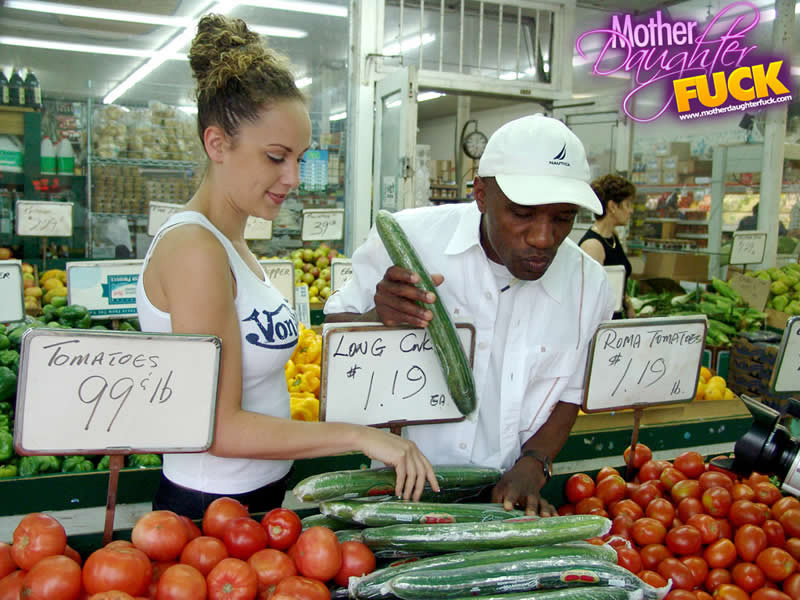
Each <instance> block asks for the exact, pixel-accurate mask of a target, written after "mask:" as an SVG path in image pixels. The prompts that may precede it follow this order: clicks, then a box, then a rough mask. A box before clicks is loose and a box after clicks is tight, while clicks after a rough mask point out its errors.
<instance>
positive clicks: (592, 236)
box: [578, 229, 631, 279]
mask: <svg viewBox="0 0 800 600" xmlns="http://www.w3.org/2000/svg"><path fill="white" fill-rule="evenodd" d="M586 240H599V241H600V243H601V244H603V250H604V251H605V253H606V259H605V261H604V262H603V266H611V265H622V266H623V267H625V278H626V279H627V278H628V277H630V276H631V263H630V261H629V260H628V257H627V256H625V251H624V250H623V249H622V244H620V243H619V238H618V237H617V234H616V233H615V234H614V236H613V237H612V238H604V237H603V236H602V235H600V234H599V233H597V232H596V231H595V230H594V229H588V230H587V231H586V233H584V234H583V237H582V238H581V241H580V243H579V244H578V245H579V246H581V245H583V242H585V241H586Z"/></svg>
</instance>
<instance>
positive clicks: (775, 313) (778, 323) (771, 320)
mask: <svg viewBox="0 0 800 600" xmlns="http://www.w3.org/2000/svg"><path fill="white" fill-rule="evenodd" d="M766 313H767V325H768V326H770V327H774V328H775V329H786V323H787V322H788V321H789V313H785V312H781V311H779V310H775V309H774V308H768V309H767V310H766Z"/></svg>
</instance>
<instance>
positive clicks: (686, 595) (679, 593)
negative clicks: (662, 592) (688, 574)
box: [664, 588, 697, 600]
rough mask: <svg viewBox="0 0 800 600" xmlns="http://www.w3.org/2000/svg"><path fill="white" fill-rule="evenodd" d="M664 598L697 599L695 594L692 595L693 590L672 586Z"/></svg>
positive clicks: (677, 599)
mask: <svg viewBox="0 0 800 600" xmlns="http://www.w3.org/2000/svg"><path fill="white" fill-rule="evenodd" d="M664 600H697V596H695V595H694V592H690V591H688V590H681V589H679V588H673V589H672V590H671V591H670V593H669V594H667V595H666V596H665V597H664Z"/></svg>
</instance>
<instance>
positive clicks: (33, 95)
mask: <svg viewBox="0 0 800 600" xmlns="http://www.w3.org/2000/svg"><path fill="white" fill-rule="evenodd" d="M25 106H30V107H31V108H41V106H42V87H41V86H40V85H39V80H38V79H37V78H36V75H34V74H33V71H31V70H30V69H28V76H27V77H26V78H25Z"/></svg>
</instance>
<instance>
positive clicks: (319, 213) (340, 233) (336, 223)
mask: <svg viewBox="0 0 800 600" xmlns="http://www.w3.org/2000/svg"><path fill="white" fill-rule="evenodd" d="M300 235H301V237H302V239H303V241H306V242H313V241H323V240H341V239H342V238H343V237H344V209H343V208H310V209H306V210H304V211H303V228H302V231H301V234H300Z"/></svg>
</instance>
